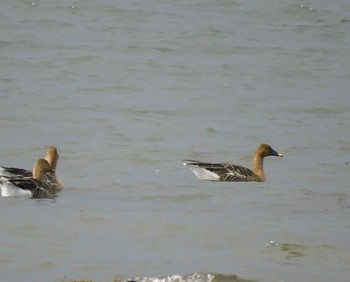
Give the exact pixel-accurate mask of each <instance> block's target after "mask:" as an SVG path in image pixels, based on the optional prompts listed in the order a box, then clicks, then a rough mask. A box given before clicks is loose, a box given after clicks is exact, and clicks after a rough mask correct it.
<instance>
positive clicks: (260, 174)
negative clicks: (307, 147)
mask: <svg viewBox="0 0 350 282" xmlns="http://www.w3.org/2000/svg"><path fill="white" fill-rule="evenodd" d="M267 156H276V157H283V154H282V153H278V152H276V151H275V150H274V149H272V148H271V146H270V145H268V144H260V145H259V146H258V147H257V149H256V151H255V154H254V157H253V171H252V170H250V169H249V168H246V167H243V166H240V165H235V164H230V163H211V162H201V161H196V160H184V161H183V165H184V166H188V167H189V168H190V169H191V170H192V171H193V173H194V174H195V176H196V177H197V178H198V179H200V180H211V181H232V182H242V181H256V182H264V181H265V179H266V178H265V172H264V166H263V162H264V158H265V157H267Z"/></svg>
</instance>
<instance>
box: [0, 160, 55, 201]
mask: <svg viewBox="0 0 350 282" xmlns="http://www.w3.org/2000/svg"><path fill="white" fill-rule="evenodd" d="M49 172H54V170H53V169H52V168H51V167H50V164H49V163H48V162H47V160H45V159H39V160H37V162H36V163H35V166H34V170H33V178H31V177H23V176H18V177H11V178H8V179H3V180H1V181H0V188H1V195H2V196H3V197H14V196H27V197H30V198H54V196H55V191H56V187H55V186H56V185H57V184H55V183H52V182H50V181H48V180H47V177H46V173H49Z"/></svg>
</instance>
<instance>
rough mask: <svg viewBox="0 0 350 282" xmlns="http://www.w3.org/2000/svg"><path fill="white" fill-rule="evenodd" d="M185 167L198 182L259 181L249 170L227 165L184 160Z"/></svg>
mask: <svg viewBox="0 0 350 282" xmlns="http://www.w3.org/2000/svg"><path fill="white" fill-rule="evenodd" d="M184 165H185V166H189V167H190V168H191V170H192V171H193V173H194V174H195V175H196V176H197V178H199V179H200V180H212V181H233V182H243V181H259V179H258V178H257V177H256V175H255V174H254V172H252V171H251V170H250V169H249V168H246V167H243V166H239V165H234V164H229V163H209V162H200V161H195V160H185V162H184Z"/></svg>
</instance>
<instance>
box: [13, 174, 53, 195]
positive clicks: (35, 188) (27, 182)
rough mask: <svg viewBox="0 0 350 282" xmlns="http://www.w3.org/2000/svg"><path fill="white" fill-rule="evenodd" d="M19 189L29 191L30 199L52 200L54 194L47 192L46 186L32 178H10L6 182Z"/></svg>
mask: <svg viewBox="0 0 350 282" xmlns="http://www.w3.org/2000/svg"><path fill="white" fill-rule="evenodd" d="M8 181H9V182H11V183H12V184H13V185H15V186H16V187H18V188H19V189H22V190H25V191H30V192H31V193H32V198H36V199H39V198H49V199H52V198H54V194H53V193H51V192H50V191H49V190H48V187H47V184H46V183H43V182H41V181H39V180H36V179H33V178H10V179H9V180H8Z"/></svg>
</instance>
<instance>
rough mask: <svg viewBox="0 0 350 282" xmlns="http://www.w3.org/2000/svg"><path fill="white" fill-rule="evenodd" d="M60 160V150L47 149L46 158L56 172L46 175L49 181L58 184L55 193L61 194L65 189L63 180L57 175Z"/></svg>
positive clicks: (52, 147)
mask: <svg viewBox="0 0 350 282" xmlns="http://www.w3.org/2000/svg"><path fill="white" fill-rule="evenodd" d="M58 159H59V155H58V150H57V148H56V147H54V146H50V147H48V148H47V153H46V156H45V160H47V161H48V163H49V164H50V167H51V168H52V169H53V170H54V171H52V172H48V173H46V175H47V178H48V180H50V181H51V182H52V183H54V184H56V189H57V190H56V191H55V192H60V191H62V189H63V183H62V181H61V179H60V178H59V177H58V176H57V174H56V167H57V162H58Z"/></svg>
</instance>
